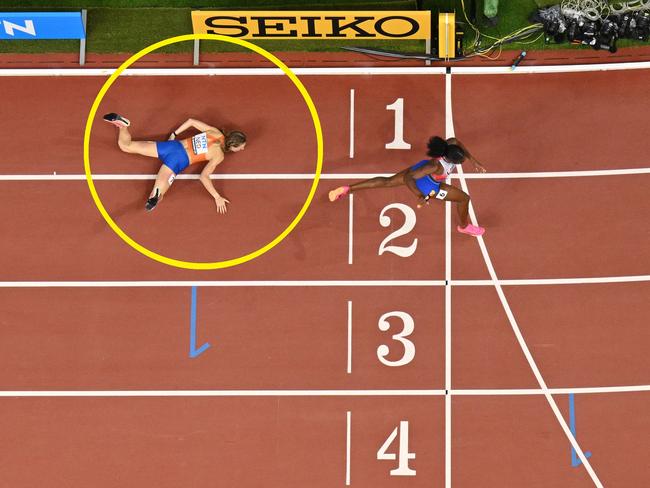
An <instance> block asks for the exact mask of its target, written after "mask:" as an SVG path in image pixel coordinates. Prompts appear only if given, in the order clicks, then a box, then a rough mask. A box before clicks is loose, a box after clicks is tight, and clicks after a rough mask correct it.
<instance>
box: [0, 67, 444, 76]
mask: <svg viewBox="0 0 650 488" xmlns="http://www.w3.org/2000/svg"><path fill="white" fill-rule="evenodd" d="M115 71H116V68H85V69H79V68H72V69H67V68H66V69H56V68H54V69H52V68H16V69H12V68H9V69H0V77H1V76H7V77H9V76H32V77H45V76H53V77H58V76H61V77H64V76H81V77H90V76H107V77H108V76H110V75H112V74H113V73H114V72H115ZM291 71H293V73H294V74H295V75H298V76H366V75H440V74H444V73H445V68H433V67H419V66H414V67H394V68H391V67H385V68H372V67H365V68H293V69H292V70H291ZM120 76H285V74H284V71H282V70H281V69H280V68H129V69H127V70H124V71H123V72H122V74H121V75H120Z"/></svg>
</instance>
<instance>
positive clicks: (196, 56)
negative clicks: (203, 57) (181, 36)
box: [194, 39, 201, 66]
mask: <svg viewBox="0 0 650 488" xmlns="http://www.w3.org/2000/svg"><path fill="white" fill-rule="evenodd" d="M200 43H201V41H200V40H199V39H194V66H198V65H199V45H200Z"/></svg>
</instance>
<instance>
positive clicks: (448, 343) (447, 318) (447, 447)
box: [445, 77, 452, 488]
mask: <svg viewBox="0 0 650 488" xmlns="http://www.w3.org/2000/svg"><path fill="white" fill-rule="evenodd" d="M450 82H451V79H450V78H449V77H446V78H445V113H447V112H449V111H450V110H451V97H447V94H449V93H450V92H449V90H448V89H447V87H446V84H447V83H450ZM450 129H451V128H450V127H448V126H447V127H446V132H447V133H446V137H447V138H449V137H452V135H451V134H450ZM445 182H446V183H449V178H447V179H446V180H445ZM445 282H446V283H447V284H446V286H445V390H447V391H449V390H451V351H452V349H451V287H452V285H451V202H449V201H446V202H445ZM451 441H452V436H451V395H446V396H445V488H451Z"/></svg>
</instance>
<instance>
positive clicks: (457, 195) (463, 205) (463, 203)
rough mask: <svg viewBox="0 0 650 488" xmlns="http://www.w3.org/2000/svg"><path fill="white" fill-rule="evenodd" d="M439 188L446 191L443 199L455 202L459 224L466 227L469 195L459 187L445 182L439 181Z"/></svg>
mask: <svg viewBox="0 0 650 488" xmlns="http://www.w3.org/2000/svg"><path fill="white" fill-rule="evenodd" d="M440 189H441V190H444V191H446V192H447V195H446V196H445V198H444V200H447V201H449V202H455V203H456V210H457V211H458V219H459V220H460V226H461V227H466V226H467V216H468V213H469V200H470V198H469V195H468V194H467V193H465V192H464V191H463V190H461V189H460V188H456V187H455V186H451V185H448V184H446V183H440Z"/></svg>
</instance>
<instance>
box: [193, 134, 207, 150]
mask: <svg viewBox="0 0 650 488" xmlns="http://www.w3.org/2000/svg"><path fill="white" fill-rule="evenodd" d="M192 151H194V154H205V153H207V152H208V136H207V134H206V133H205V132H201V133H200V134H197V135H195V136H194V137H192Z"/></svg>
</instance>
